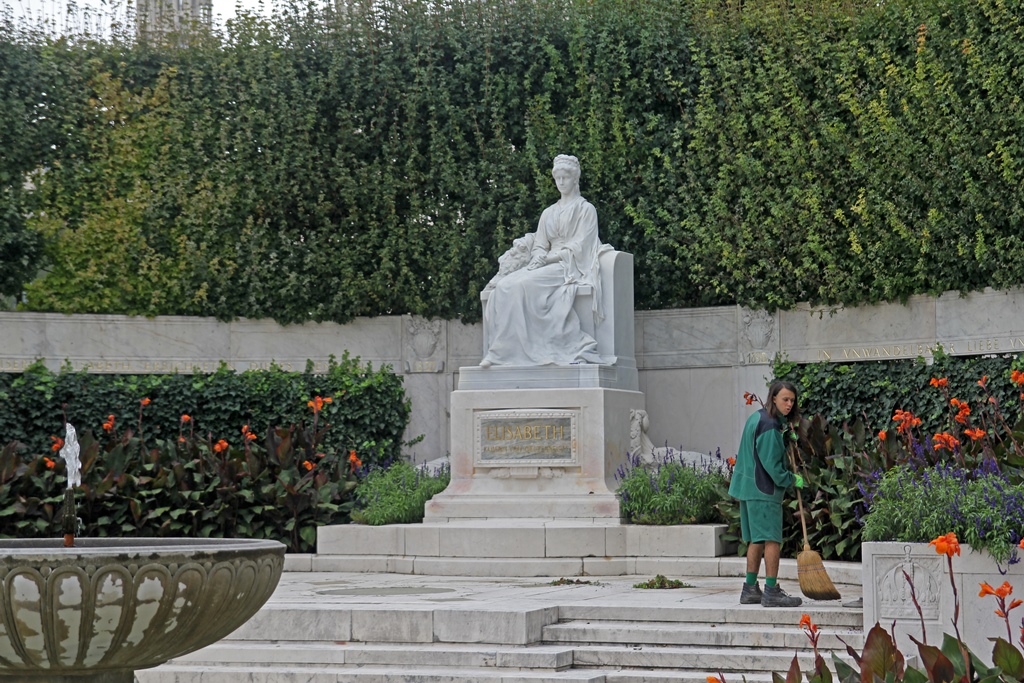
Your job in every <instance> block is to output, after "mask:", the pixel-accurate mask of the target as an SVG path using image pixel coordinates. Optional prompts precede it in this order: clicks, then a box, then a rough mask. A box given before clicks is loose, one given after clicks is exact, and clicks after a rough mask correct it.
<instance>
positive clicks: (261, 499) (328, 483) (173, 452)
mask: <svg viewBox="0 0 1024 683" xmlns="http://www.w3.org/2000/svg"><path fill="white" fill-rule="evenodd" d="M323 400H324V399H322V398H321V397H314V398H313V399H312V400H311V401H310V403H311V404H312V405H311V406H309V407H310V409H311V410H310V414H309V415H308V416H307V417H308V419H309V421H310V423H309V426H305V422H306V421H305V420H304V421H303V423H300V424H299V425H297V426H296V425H292V426H291V427H287V428H268V429H267V430H266V432H265V433H263V434H260V435H257V434H256V433H255V432H253V431H251V430H250V428H249V426H248V425H242V426H240V427H239V429H238V430H235V432H236V433H235V435H234V437H233V438H232V439H231V441H232V443H229V442H228V441H227V439H217V440H215V439H214V438H213V437H211V436H209V434H207V435H206V436H202V435H199V434H197V433H196V431H195V430H194V423H195V421H194V420H193V418H192V417H191V416H190V415H187V414H186V415H181V416H180V418H179V420H178V433H177V435H175V436H174V437H172V438H169V439H156V438H145V437H144V434H145V429H144V428H145V424H146V418H145V416H144V413H145V410H146V408H147V407H148V405H147V404H146V400H145V399H142V400H140V401H139V419H138V421H131V422H128V423H127V424H125V425H119V423H118V421H117V419H116V417H115V416H113V415H110V416H108V418H107V419H106V420H105V421H104V423H103V425H102V426H101V427H100V428H99V429H98V430H97V431H96V434H98V435H99V436H98V437H97V436H94V434H93V431H92V430H91V429H89V428H88V427H87V426H86V425H83V424H79V425H78V430H79V443H80V447H81V455H80V459H81V476H82V483H81V486H79V487H76V488H75V496H76V503H77V512H78V515H79V517H80V518H81V520H82V530H81V534H82V535H85V536H99V537H103V536H112V537H134V536H158V537H162V536H168V537H192V538H227V537H241V538H268V539H274V540H279V541H281V542H283V543H285V544H286V545H287V546H288V549H289V550H290V551H291V552H311V551H312V550H313V548H314V547H315V543H316V527H317V526H319V525H323V524H332V523H342V522H344V521H347V518H348V517H347V514H348V511H349V510H350V509H351V507H352V500H351V493H352V491H353V489H354V488H355V486H356V477H355V469H356V468H355V462H356V461H357V460H358V456H357V455H356V453H355V451H338V450H334V449H330V448H328V447H326V444H325V443H324V441H325V440H324V435H325V433H326V432H328V431H329V430H330V427H329V426H327V425H325V424H324V423H323V422H322V421H321V420H320V418H321V417H322V416H321V415H320V412H321V409H322V406H323V403H322V401H323ZM139 426H142V427H143V429H141V430H139V431H135V430H134V429H133V427H134V428H138V427H139ZM60 433H61V434H64V432H63V430H61V432H60ZM51 439H52V441H53V444H52V446H51V449H50V452H49V453H48V454H47V455H42V454H38V455H31V454H29V453H27V452H25V447H24V446H23V445H22V444H18V443H16V442H11V443H9V444H8V445H7V446H5V447H4V448H3V450H2V451H0V536H5V537H17V538H46V537H56V536H59V535H60V528H61V526H60V525H61V520H60V514H61V503H62V502H63V492H64V489H65V488H66V476H65V465H64V462H63V460H62V459H61V458H59V457H58V451H59V449H60V446H61V445H62V442H63V441H62V437H58V436H51Z"/></svg>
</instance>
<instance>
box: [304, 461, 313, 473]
mask: <svg viewBox="0 0 1024 683" xmlns="http://www.w3.org/2000/svg"><path fill="white" fill-rule="evenodd" d="M302 466H303V467H305V468H306V470H307V471H309V470H311V469H313V463H311V462H310V461H308V460H303V461H302Z"/></svg>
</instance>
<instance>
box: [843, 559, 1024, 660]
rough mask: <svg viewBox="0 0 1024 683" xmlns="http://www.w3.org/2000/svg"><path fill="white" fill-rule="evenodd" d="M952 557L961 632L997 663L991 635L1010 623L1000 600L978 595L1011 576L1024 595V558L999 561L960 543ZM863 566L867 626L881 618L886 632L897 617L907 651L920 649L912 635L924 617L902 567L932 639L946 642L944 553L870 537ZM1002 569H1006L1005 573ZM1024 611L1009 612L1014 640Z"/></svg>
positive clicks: (949, 611)
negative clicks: (998, 604) (998, 608)
mask: <svg viewBox="0 0 1024 683" xmlns="http://www.w3.org/2000/svg"><path fill="white" fill-rule="evenodd" d="M960 547H961V554H960V555H959V556H954V557H953V577H954V580H955V581H956V589H957V592H958V593H959V598H960V623H959V627H960V635H961V636H963V638H964V641H965V642H966V643H967V646H968V647H969V648H970V649H971V651H972V652H974V654H975V655H977V656H978V657H979V658H980V659H981V660H983V661H984V662H985V663H986V664H991V663H992V642H991V641H990V640H989V638H997V637H1001V638H1004V639H1005V638H1006V637H1007V635H1006V623H1005V622H1004V621H1003V619H1002V618H1001V617H998V616H996V614H995V613H994V610H995V609H996V601H995V599H994V598H992V597H984V598H981V597H978V592H979V590H980V584H981V583H982V582H985V583H987V584H989V585H990V586H993V587H997V586H1000V585H1002V583H1003V582H1004V581H1009V582H1010V585H1012V586H1013V587H1014V591H1015V593H1014V595H1015V596H1016V595H1024V563H1018V564H1014V565H1011V566H1010V567H1009V568H1007V567H1006V566H1000V565H997V564H996V562H995V560H993V559H992V556H991V555H989V553H988V552H986V551H974V550H972V549H971V548H970V546H967V545H961V546H960ZM861 556H862V558H863V568H864V629H865V631H867V630H868V629H869V628H871V627H872V626H874V625H875V623H876V622H877V623H879V624H881V625H882V627H883V628H885V629H886V630H887V631H888V630H890V629H892V628H893V623H894V622H895V635H896V643H897V645H898V646H899V648H900V650H901V651H902V652H903V653H904V654H905V655H906V654H916V653H917V646H916V645H914V643H913V642H912V641H911V640H910V638H909V637H908V636H909V635H913V636H914V637H915V638H917V639H919V640H920V639H921V618H920V616H919V615H918V612H917V608H916V607H915V606H914V602H913V600H912V597H911V592H910V586H909V584H908V583H907V580H906V578H905V577H904V576H903V572H904V571H906V573H907V574H908V575H909V576H910V577H911V578H912V579H913V582H914V590H915V592H916V594H917V601H918V603H919V604H920V605H921V611H922V613H923V615H924V626H925V632H926V634H927V636H928V644H929V645H935V646H941V645H942V635H943V633H949V634H950V635H955V634H954V630H953V610H954V601H953V588H952V586H951V584H950V579H949V568H948V565H947V561H946V556H945V555H939V554H938V553H936V552H935V547H934V546H931V545H929V544H927V543H900V542H865V543H863V544H862V545H861ZM1000 569H1002V570H1003V571H1004V572H1005V573H1000ZM1019 619H1020V615H1019V614H1018V613H1016V612H1013V613H1011V614H1010V625H1011V627H1013V631H1012V633H1011V635H1012V638H1010V640H1011V642H1016V640H1017V638H1019V636H1020V632H1019V625H1020V622H1019Z"/></svg>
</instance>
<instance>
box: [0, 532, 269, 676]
mask: <svg viewBox="0 0 1024 683" xmlns="http://www.w3.org/2000/svg"><path fill="white" fill-rule="evenodd" d="M284 551H285V547H284V545H282V544H281V543H278V542H276V541H259V540H240V539H165V538H139V539H105V538H98V539H89V538H78V539H75V546H74V547H72V548H64V547H61V541H60V540H57V539H54V540H52V541H51V540H0V681H4V680H11V681H13V680H18V681H25V682H27V683H132V682H133V681H134V672H135V670H137V669H145V668H149V667H153V666H157V665H159V664H162V663H163V662H165V661H167V660H168V659H171V658H173V657H178V656H180V655H183V654H186V653H189V652H192V651H194V650H197V649H199V648H202V647H204V646H206V645H209V644H211V643H213V642H216V641H217V640H220V639H221V638H223V637H224V636H226V635H228V634H229V633H231V632H232V631H234V630H235V629H237V628H238V627H239V626H241V625H242V624H243V623H245V622H246V621H247V620H248V619H249V618H250V617H251V616H252V615H253V614H255V613H256V612H257V610H259V608H260V607H261V606H262V605H263V604H264V603H265V602H266V601H267V599H268V598H269V597H270V595H271V593H273V592H274V589H275V588H276V586H277V583H278V580H279V579H280V578H281V571H282V569H283V567H284Z"/></svg>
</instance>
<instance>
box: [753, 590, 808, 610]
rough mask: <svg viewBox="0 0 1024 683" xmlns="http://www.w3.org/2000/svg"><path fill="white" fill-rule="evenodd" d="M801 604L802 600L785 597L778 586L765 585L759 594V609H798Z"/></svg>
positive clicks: (789, 596) (784, 592) (784, 593)
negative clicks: (762, 591)
mask: <svg viewBox="0 0 1024 683" xmlns="http://www.w3.org/2000/svg"><path fill="white" fill-rule="evenodd" d="M802 603H803V600H801V599H800V598H794V597H793V596H791V595H787V594H786V591H784V590H782V589H781V588H779V587H778V586H768V585H765V587H764V593H762V594H761V607H799V606H800V605H801V604H802Z"/></svg>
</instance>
